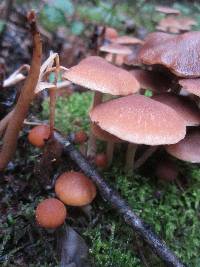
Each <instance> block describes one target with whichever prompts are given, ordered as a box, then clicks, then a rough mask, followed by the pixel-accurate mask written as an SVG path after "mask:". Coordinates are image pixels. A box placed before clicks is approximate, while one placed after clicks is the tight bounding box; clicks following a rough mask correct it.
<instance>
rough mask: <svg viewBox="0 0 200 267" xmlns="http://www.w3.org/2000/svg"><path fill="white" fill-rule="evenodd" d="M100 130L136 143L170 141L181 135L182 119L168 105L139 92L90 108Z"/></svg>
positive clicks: (168, 142)
mask: <svg viewBox="0 0 200 267" xmlns="http://www.w3.org/2000/svg"><path fill="white" fill-rule="evenodd" d="M90 118H91V120H92V122H95V123H96V124H97V125H99V126H100V127H101V128H102V129H103V130H105V131H107V132H109V133H111V134H113V135H115V136H117V137H118V138H120V139H122V140H126V141H129V142H133V143H136V144H146V145H161V144H174V143H177V142H178V141H180V140H181V139H183V138H184V136H185V132H186V125H185V121H184V120H183V119H182V118H181V117H180V116H179V115H178V114H177V112H176V111H174V110H173V109H172V108H170V107H168V106H166V105H164V104H162V103H159V102H158V101H155V100H152V99H150V98H148V97H145V96H141V95H131V96H126V97H121V98H118V99H114V100H111V101H107V102H105V103H102V104H100V105H98V106H96V107H95V108H94V109H92V110H91V111H90Z"/></svg>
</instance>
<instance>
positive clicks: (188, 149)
mask: <svg viewBox="0 0 200 267" xmlns="http://www.w3.org/2000/svg"><path fill="white" fill-rule="evenodd" d="M165 149H166V150H167V152H168V153H169V154H170V155H172V156H174V157H175V158H178V159H180V160H183V161H188V162H191V163H200V129H193V130H192V131H189V132H188V133H187V135H186V137H185V138H184V139H183V140H181V141H180V142H178V143H177V144H174V145H169V146H165Z"/></svg>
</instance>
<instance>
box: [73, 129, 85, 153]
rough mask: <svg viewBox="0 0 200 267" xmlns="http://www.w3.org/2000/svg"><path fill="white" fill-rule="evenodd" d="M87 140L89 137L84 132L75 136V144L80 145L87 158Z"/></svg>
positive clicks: (81, 131)
mask: <svg viewBox="0 0 200 267" xmlns="http://www.w3.org/2000/svg"><path fill="white" fill-rule="evenodd" d="M87 139H88V136H87V134H86V133H85V132H84V131H83V130H80V131H79V132H76V133H75V134H74V143H75V144H79V150H80V151H81V153H82V154H83V155H84V156H86V153H87V145H86V141H87Z"/></svg>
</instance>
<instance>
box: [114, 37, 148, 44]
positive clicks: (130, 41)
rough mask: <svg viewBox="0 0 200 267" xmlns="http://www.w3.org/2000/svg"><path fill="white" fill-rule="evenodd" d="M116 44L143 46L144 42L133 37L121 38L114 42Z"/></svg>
mask: <svg viewBox="0 0 200 267" xmlns="http://www.w3.org/2000/svg"><path fill="white" fill-rule="evenodd" d="M114 42H115V43H117V44H122V45H135V44H143V43H144V41H142V40H140V39H138V38H136V37H132V36H127V35H124V36H119V37H117V38H116V39H115V40H114Z"/></svg>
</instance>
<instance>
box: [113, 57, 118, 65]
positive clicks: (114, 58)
mask: <svg viewBox="0 0 200 267" xmlns="http://www.w3.org/2000/svg"><path fill="white" fill-rule="evenodd" d="M116 59H117V54H112V64H113V65H116Z"/></svg>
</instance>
